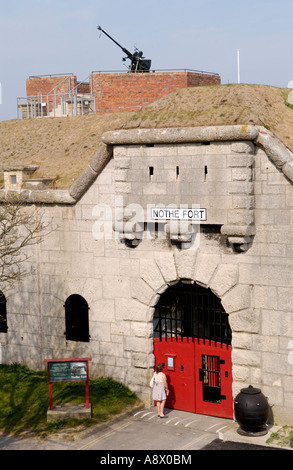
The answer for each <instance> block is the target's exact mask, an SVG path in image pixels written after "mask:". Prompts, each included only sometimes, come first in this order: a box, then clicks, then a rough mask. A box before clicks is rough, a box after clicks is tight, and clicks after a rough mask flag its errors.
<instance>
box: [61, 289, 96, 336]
mask: <svg viewBox="0 0 293 470" xmlns="http://www.w3.org/2000/svg"><path fill="white" fill-rule="evenodd" d="M64 306H65V328H66V331H65V334H66V339H67V340H71V341H84V342H89V340H90V335H89V314H88V311H89V307H88V304H87V301H86V300H85V299H84V298H83V297H82V296H81V295H78V294H73V295H70V296H69V297H68V298H67V300H66V302H65V305H64Z"/></svg>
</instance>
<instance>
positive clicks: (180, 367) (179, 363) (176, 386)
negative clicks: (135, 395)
mask: <svg viewBox="0 0 293 470" xmlns="http://www.w3.org/2000/svg"><path fill="white" fill-rule="evenodd" d="M154 355H155V359H156V365H157V364H159V363H161V364H163V367H164V372H165V374H166V376H167V381H168V386H169V392H170V393H169V396H168V398H167V401H166V407H167V408H173V409H177V410H182V411H190V412H193V413H199V414H205V415H211V416H219V417H223V418H233V397H232V363H231V346H226V345H223V344H220V343H216V342H214V341H207V340H205V341H204V340H202V339H193V338H184V337H183V338H177V339H175V338H170V337H167V338H161V340H160V339H159V338H156V339H154Z"/></svg>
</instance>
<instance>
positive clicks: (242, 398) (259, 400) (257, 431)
mask: <svg viewBox="0 0 293 470" xmlns="http://www.w3.org/2000/svg"><path fill="white" fill-rule="evenodd" d="M234 413H235V419H236V421H237V423H238V424H239V426H240V429H238V433H239V434H245V435H264V434H266V433H267V432H268V431H267V427H266V422H267V420H268V417H269V404H268V400H267V399H266V397H265V396H264V394H263V393H262V392H261V390H260V389H259V388H254V387H253V386H252V385H249V387H247V388H242V389H241V391H240V393H238V395H237V396H236V398H235V400H234Z"/></svg>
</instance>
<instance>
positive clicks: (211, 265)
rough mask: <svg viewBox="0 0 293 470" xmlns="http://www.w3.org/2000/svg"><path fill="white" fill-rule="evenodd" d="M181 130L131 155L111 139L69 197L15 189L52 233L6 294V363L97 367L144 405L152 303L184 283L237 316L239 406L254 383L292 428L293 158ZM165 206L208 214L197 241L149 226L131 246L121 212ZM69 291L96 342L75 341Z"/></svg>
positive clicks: (238, 133)
mask: <svg viewBox="0 0 293 470" xmlns="http://www.w3.org/2000/svg"><path fill="white" fill-rule="evenodd" d="M172 132H173V134H172V135H173V138H174V132H175V131H174V130H173V131H172ZM180 132H181V131H180ZM180 132H179V131H178V130H177V131H176V132H175V133H177V135H176V142H174V143H170V141H169V142H165V141H164V138H163V137H162V135H163V134H164V132H162V131H161V130H160V131H156V132H155V137H154V135H153V136H152V138H151V137H150V135H151V134H150V133H146V134H145V135H144V136H142V133H138V134H137V135H136V137H135V138H134V135H131V134H127V135H128V136H130V137H128V138H130V140H132V141H133V143H134V145H132V144H131V143H130V142H129V141H128V140H127V139H126V134H124V133H123V132H122V133H115V132H114V133H110V134H108V135H105V137H104V141H105V143H106V145H107V149H106V150H107V151H105V148H104V149H103V150H102V151H101V152H100V153H99V155H98V157H97V158H96V159H95V160H94V161H93V162H92V163H91V165H90V166H89V167H88V168H87V169H86V170H85V172H84V174H83V175H82V176H81V178H80V180H79V181H78V182H77V183H75V184H74V185H73V187H72V188H71V190H70V192H69V194H67V195H66V194H65V193H61V192H55V193H54V192H51V193H50V195H49V194H48V193H49V192H48V191H43V192H42V191H35V192H34V191H32V192H28V191H27V192H26V194H25V195H24V193H23V192H20V193H19V194H22V196H23V197H24V196H25V197H27V198H29V200H30V202H31V203H32V202H33V203H35V202H40V201H47V205H46V207H45V208H42V207H40V210H42V211H45V216H46V217H47V218H48V220H52V224H53V225H54V231H53V232H52V233H51V234H50V235H49V236H48V237H46V238H45V240H44V242H43V243H42V245H40V246H36V247H33V248H32V249H31V250H32V251H31V255H32V258H31V260H30V264H29V266H28V267H29V270H30V272H31V274H30V275H29V276H28V277H27V278H26V279H25V280H24V281H23V282H22V283H21V284H20V285H18V286H17V287H16V288H15V289H14V290H13V291H7V292H4V294H5V296H6V299H7V320H8V332H7V333H1V334H0V344H1V358H2V362H21V363H24V364H27V365H28V366H30V367H32V368H43V367H44V363H43V360H44V359H45V358H54V357H55V358H59V357H92V362H91V364H90V370H91V375H92V376H97V375H104V376H111V377H114V378H116V379H117V380H121V381H122V382H123V383H125V384H127V385H128V386H129V387H130V388H131V389H132V390H134V391H135V392H136V393H137V394H138V395H139V396H140V397H141V398H142V399H143V400H144V402H145V403H146V404H148V403H150V390H149V387H148V382H149V378H150V374H151V370H152V367H153V363H154V357H153V325H152V319H153V314H154V307H155V305H156V303H157V302H158V299H159V298H160V295H161V294H162V293H163V292H164V291H165V290H166V289H167V288H168V286H169V285H172V284H174V283H176V282H178V281H179V280H181V279H184V280H185V282H197V283H199V284H200V285H202V286H204V287H208V288H210V289H212V291H213V292H214V293H215V294H216V295H217V296H218V297H219V298H220V299H221V302H222V305H223V307H224V309H225V311H226V312H227V314H228V315H229V322H230V326H231V329H232V361H233V369H232V373H233V393H234V396H235V395H236V394H237V393H238V392H239V390H240V389H241V388H242V387H245V386H247V385H249V384H251V385H253V386H256V387H259V388H261V390H262V392H263V393H264V394H265V395H266V396H267V397H268V399H269V403H270V405H271V406H272V409H273V413H274V417H275V419H276V420H277V422H278V423H286V424H291V423H293V402H292V397H293V389H292V388H293V381H292V373H293V360H292V350H293V346H292V345H293V327H292V325H293V308H292V305H291V304H292V302H291V298H292V294H293V274H292V273H293V270H292V263H293V253H292V210H293V189H292V182H291V181H292V180H291V176H292V175H291V173H290V171H291V168H292V165H291V161H292V160H291V159H292V155H291V153H290V152H289V151H288V150H287V149H285V148H284V147H283V146H282V144H281V143H278V142H276V140H275V139H274V138H273V137H272V136H270V135H269V134H268V133H266V132H265V131H264V130H259V129H256V128H251V129H248V128H247V129H243V128H240V127H234V126H233V129H232V128H231V129H229V130H227V129H220V128H216V129H215V128H213V129H212V130H211V129H209V128H208V129H200V130H196V131H192V132H191V133H193V135H194V133H195V134H196V138H193V140H195V141H192V138H191V137H190V134H189V130H187V131H186V133H185V139H183V138H181V134H180ZM158 135H160V140H158ZM165 135H166V132H165ZM186 136H188V138H187V137H186ZM150 139H151V140H150ZM169 140H170V139H169ZM180 140H181V142H180ZM184 140H185V141H184ZM186 140H188V141H186ZM207 143H208V144H207ZM110 148H113V157H111V155H112V153H111V152H110V153H109V149H110ZM103 152H104V153H103ZM106 154H107V158H106V159H105V155H106ZM185 164H186V166H185ZM177 166H179V175H178V171H176V167H177ZM205 166H207V169H208V171H207V172H205ZM150 167H153V174H151V175H150V170H149V169H150ZM184 170H185V171H184ZM187 170H188V171H187ZM152 177H153V180H152ZM204 185H205V186H204ZM152 188H153V189H152ZM172 188H173V192H171V189H172ZM184 188H185V189H184ZM184 190H186V193H185V192H184ZM52 193H54V194H53V195H52ZM134 195H136V196H137V197H136V196H135V197H134ZM0 196H1V197H2V198H4V197H7V192H6V193H5V192H2V193H1V195H0ZM163 197H167V199H164V203H165V204H166V205H167V204H169V203H172V202H173V200H175V204H177V205H179V204H181V203H182V204H188V205H190V204H191V203H195V204H198V205H200V206H201V207H206V209H207V221H206V222H203V223H202V224H201V230H200V231H199V230H197V229H196V230H193V231H192V229H190V227H189V228H188V230H187V232H188V233H190V232H191V233H192V234H193V238H191V239H190V240H189V241H188V240H187V239H184V243H183V244H182V240H181V238H180V237H178V239H176V238H175V240H173V243H171V238H170V232H168V230H167V231H166V232H165V231H163V232H161V235H162V234H166V236H165V237H164V236H158V230H157V231H156V230H154V231H153V232H152V233H151V232H150V231H146V230H145V228H146V225H143V229H144V231H142V230H140V229H139V230H137V232H135V233H139V235H140V236H139V237H137V243H136V244H134V245H133V237H130V236H129V231H126V230H125V223H126V222H129V221H130V220H131V219H130V218H129V214H128V215H127V213H126V217H122V219H121V217H120V218H119V217H118V220H116V216H115V214H117V213H118V214H121V201H123V208H124V207H127V206H129V205H130V204H132V203H137V204H138V205H139V206H142V207H143V209H145V207H146V206H147V205H148V204H158V202H159V201H161V200H163V199H162V198H163ZM50 198H51V199H50ZM54 198H55V199H54ZM142 213H143V214H144V215H145V214H146V212H145V210H143V212H142ZM116 222H117V224H116ZM121 222H122V224H121ZM136 222H138V224H137V226H139V227H140V223H141V222H142V221H141V220H136ZM144 222H145V221H144ZM212 227H214V228H215V229H214V230H212ZM126 235H127V236H126ZM71 294H80V295H82V296H83V297H84V298H85V299H86V301H87V302H88V305H89V329H90V341H89V342H88V343H85V342H76V341H67V340H66V337H65V334H64V332H65V316H64V315H65V314H64V303H65V300H66V299H67V297H68V296H70V295H71Z"/></svg>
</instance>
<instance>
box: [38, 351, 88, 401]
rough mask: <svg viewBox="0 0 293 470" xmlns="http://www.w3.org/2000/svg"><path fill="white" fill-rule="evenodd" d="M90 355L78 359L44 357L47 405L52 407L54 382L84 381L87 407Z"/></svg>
mask: <svg viewBox="0 0 293 470" xmlns="http://www.w3.org/2000/svg"><path fill="white" fill-rule="evenodd" d="M91 360H92V359H91V358H90V357H86V358H79V359H45V362H46V363H47V376H48V382H49V405H50V406H49V407H50V410H52V409H53V390H52V384H53V383H54V382H85V396H86V408H89V370H88V362H89V361H91Z"/></svg>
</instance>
